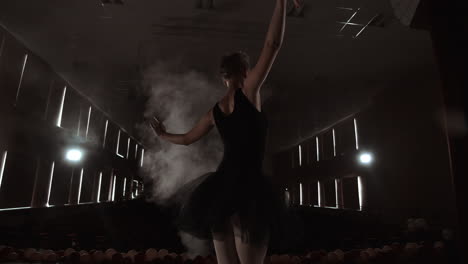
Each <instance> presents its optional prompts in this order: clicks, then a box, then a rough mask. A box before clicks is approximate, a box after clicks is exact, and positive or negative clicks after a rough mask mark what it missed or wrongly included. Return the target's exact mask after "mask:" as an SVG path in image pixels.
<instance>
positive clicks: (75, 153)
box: [66, 149, 83, 162]
mask: <svg viewBox="0 0 468 264" xmlns="http://www.w3.org/2000/svg"><path fill="white" fill-rule="evenodd" d="M82 157H83V152H82V151H81V150H79V149H70V150H68V151H67V154H66V158H67V160H69V161H74V162H77V161H80V160H81V158H82Z"/></svg>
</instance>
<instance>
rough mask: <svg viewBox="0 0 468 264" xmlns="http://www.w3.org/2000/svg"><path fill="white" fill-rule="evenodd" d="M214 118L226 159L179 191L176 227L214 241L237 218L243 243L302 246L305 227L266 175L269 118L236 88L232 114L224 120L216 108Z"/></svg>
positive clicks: (225, 116) (224, 117)
mask: <svg viewBox="0 0 468 264" xmlns="http://www.w3.org/2000/svg"><path fill="white" fill-rule="evenodd" d="M213 115H214V119H215V123H216V127H217V129H218V131H219V134H220V135H221V138H222V141H223V145H224V155H223V159H222V161H221V163H220V164H219V166H218V168H217V170H216V171H215V172H210V173H207V174H205V175H203V176H200V177H198V178H197V179H195V180H194V181H192V182H189V183H187V184H185V185H184V186H183V187H182V188H181V189H180V191H179V192H178V193H179V194H178V195H180V196H181V197H182V199H181V201H182V202H181V204H180V207H179V210H178V215H177V218H176V225H177V227H178V228H179V230H181V231H184V232H186V233H189V234H191V235H193V236H195V237H198V238H200V239H206V240H211V239H213V236H212V232H216V233H225V232H227V229H226V228H227V227H228V223H229V220H230V218H231V216H233V215H234V214H237V216H238V219H239V220H240V221H239V222H240V226H241V230H242V234H241V235H242V241H243V242H245V243H251V244H259V245H260V244H263V245H264V244H265V242H264V241H265V238H266V237H269V239H268V241H269V242H268V245H269V246H272V245H273V246H275V248H278V249H279V250H281V249H284V248H287V247H288V246H290V245H291V244H292V243H295V242H296V241H298V235H300V234H301V230H300V229H301V228H300V225H301V223H300V220H299V218H298V217H297V215H296V214H294V215H293V214H292V213H291V212H290V210H289V209H288V207H287V206H286V203H285V200H284V195H283V191H282V190H280V189H279V188H278V187H275V186H274V185H273V184H272V182H271V181H270V179H269V178H267V177H266V175H264V174H263V172H262V162H263V158H264V151H265V143H266V136H267V127H268V124H267V118H266V116H265V114H264V113H263V112H259V111H258V110H257V109H256V108H255V106H253V105H252V103H251V102H250V101H249V99H248V98H247V97H246V96H245V94H244V92H243V91H242V90H241V89H237V90H236V91H235V95H234V111H233V112H232V113H231V114H229V115H226V114H225V113H223V112H222V111H221V110H220V108H219V105H218V104H216V105H215V106H214V108H213ZM179 198H180V197H179ZM231 232H232V231H231ZM236 235H238V234H236ZM273 242H280V243H275V244H272V243H273Z"/></svg>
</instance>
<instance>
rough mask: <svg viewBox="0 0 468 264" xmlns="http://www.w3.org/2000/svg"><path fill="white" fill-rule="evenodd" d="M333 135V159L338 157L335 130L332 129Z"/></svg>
mask: <svg viewBox="0 0 468 264" xmlns="http://www.w3.org/2000/svg"><path fill="white" fill-rule="evenodd" d="M332 134H333V157H336V136H335V129H334V128H333V129H332Z"/></svg>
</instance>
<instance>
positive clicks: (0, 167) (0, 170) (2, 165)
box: [0, 151, 8, 189]
mask: <svg viewBox="0 0 468 264" xmlns="http://www.w3.org/2000/svg"><path fill="white" fill-rule="evenodd" d="M7 156H8V151H4V152H3V155H2V162H1V163H0V189H2V180H3V172H5V165H6V160H7Z"/></svg>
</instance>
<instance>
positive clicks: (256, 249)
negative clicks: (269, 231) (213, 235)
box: [232, 215, 269, 264]
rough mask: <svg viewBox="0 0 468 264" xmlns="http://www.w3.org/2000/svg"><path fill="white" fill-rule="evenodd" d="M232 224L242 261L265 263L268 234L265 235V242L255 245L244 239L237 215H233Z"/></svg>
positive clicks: (245, 262)
mask: <svg viewBox="0 0 468 264" xmlns="http://www.w3.org/2000/svg"><path fill="white" fill-rule="evenodd" d="M232 226H233V230H234V234H235V235H234V237H235V244H236V249H237V254H238V256H239V260H240V263H241V264H263V263H264V261H265V256H266V253H267V250H268V240H269V237H268V235H267V237H265V239H264V241H263V243H261V244H260V245H257V244H255V245H254V244H251V243H249V242H247V241H243V240H242V230H241V227H240V221H239V217H238V216H237V215H234V216H233V217H232Z"/></svg>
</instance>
